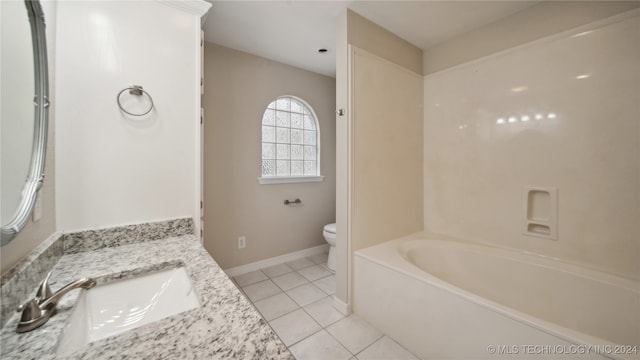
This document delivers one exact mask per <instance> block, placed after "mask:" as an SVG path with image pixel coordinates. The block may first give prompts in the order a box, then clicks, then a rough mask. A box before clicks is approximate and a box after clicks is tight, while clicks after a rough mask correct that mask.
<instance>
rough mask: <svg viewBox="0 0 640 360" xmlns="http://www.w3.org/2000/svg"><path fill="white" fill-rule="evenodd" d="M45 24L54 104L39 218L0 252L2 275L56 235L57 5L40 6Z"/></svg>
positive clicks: (44, 3)
mask: <svg viewBox="0 0 640 360" xmlns="http://www.w3.org/2000/svg"><path fill="white" fill-rule="evenodd" d="M42 5H43V10H44V12H45V18H46V22H47V53H48V60H49V97H50V98H51V99H52V100H53V101H52V102H51V106H50V108H49V129H48V130H49V131H48V134H47V154H46V162H45V169H44V172H45V180H44V185H43V186H42V188H41V189H40V192H39V195H38V196H39V197H40V201H41V204H42V217H41V219H40V220H39V221H37V222H33V218H31V220H30V221H29V222H28V223H27V225H26V226H25V227H24V229H23V230H22V231H21V232H20V233H19V234H18V235H17V236H16V237H15V238H14V239H13V240H12V241H11V242H10V243H9V244H7V245H5V246H3V247H1V248H0V264H1V268H2V270H1V271H2V273H4V272H5V271H6V270H8V269H9V268H11V267H12V266H13V265H15V264H16V262H18V261H19V260H20V259H22V258H23V257H25V256H27V255H29V253H31V251H33V250H34V249H35V248H36V247H37V246H38V245H40V244H41V243H42V242H43V241H44V240H46V239H47V238H48V237H49V236H50V235H51V234H53V233H54V232H55V229H56V228H55V227H56V216H55V195H54V194H55V191H54V190H55V173H54V171H55V164H54V162H55V161H54V158H55V154H54V150H55V146H54V145H55V139H54V133H53V128H54V125H55V108H56V101H55V100H56V97H55V49H56V41H55V39H56V18H57V17H56V3H55V2H43V3H42Z"/></svg>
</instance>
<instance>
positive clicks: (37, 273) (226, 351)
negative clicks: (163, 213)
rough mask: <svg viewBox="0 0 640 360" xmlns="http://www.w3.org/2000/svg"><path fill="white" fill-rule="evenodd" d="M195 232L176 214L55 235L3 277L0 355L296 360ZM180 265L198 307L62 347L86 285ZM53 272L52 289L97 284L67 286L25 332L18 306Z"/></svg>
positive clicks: (99, 285) (99, 283) (135, 276)
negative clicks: (43, 318) (44, 318)
mask: <svg viewBox="0 0 640 360" xmlns="http://www.w3.org/2000/svg"><path fill="white" fill-rule="evenodd" d="M192 231H193V230H192V222H191V220H190V219H178V220H172V221H167V222H161V223H153V224H143V225H132V226H126V227H118V228H110V229H101V230H97V231H85V232H80V233H73V234H56V235H54V236H53V237H52V238H50V239H49V240H47V241H46V242H45V243H43V244H42V245H41V246H40V247H39V248H38V249H36V250H35V251H34V253H33V254H32V255H31V256H30V257H29V258H27V259H25V260H24V261H23V262H22V263H20V264H18V265H17V266H16V267H14V268H13V269H12V270H11V271H10V272H9V273H8V274H5V276H3V278H2V307H3V309H2V310H3V311H2V317H3V322H4V325H3V328H2V340H1V341H2V343H1V354H0V357H1V358H2V359H24V358H34V359H35V358H37V359H56V358H79V359H107V358H110V359H116V358H117V359H120V358H125V357H127V358H132V359H195V358H198V359H293V356H292V355H291V354H290V353H289V351H288V350H287V348H286V347H285V346H284V344H283V343H282V342H281V341H280V339H279V338H278V337H277V336H276V334H275V333H274V332H273V331H272V330H271V328H270V327H269V325H268V324H267V323H266V321H264V320H263V319H262V317H261V316H260V314H259V313H258V312H257V311H256V310H255V309H254V308H253V307H252V306H251V305H250V303H249V302H248V301H247V300H246V299H245V297H244V296H243V295H242V293H241V292H240V291H239V290H238V289H237V288H236V287H235V285H234V284H233V283H232V282H231V280H230V279H229V278H228V277H227V275H226V274H225V273H224V272H223V271H222V269H221V268H220V267H219V266H218V264H217V263H216V262H215V261H214V260H213V259H212V258H211V256H210V255H209V254H208V253H207V252H206V250H205V249H204V248H203V247H202V245H201V244H200V243H199V242H198V240H197V238H196V237H195V236H194V235H192ZM175 268H180V269H181V270H184V272H185V273H186V275H187V276H188V278H189V279H190V280H191V284H192V289H191V290H193V291H194V292H195V295H196V298H197V302H198V303H199V305H198V306H197V307H195V308H193V309H191V310H186V311H183V312H180V313H178V314H176V315H172V316H169V317H166V318H164V319H161V320H158V321H155V322H152V323H149V324H146V325H143V326H140V327H137V328H134V329H131V330H128V331H125V332H123V333H121V334H118V335H115V336H111V337H107V338H104V339H102V340H97V341H94V342H89V343H88V344H87V345H82V346H81V347H79V348H77V350H74V351H71V352H70V351H69V350H68V349H67V350H64V349H62V347H61V346H60V344H61V341H60V339H61V338H62V335H63V333H64V332H65V331H68V327H69V326H70V325H69V322H70V321H71V320H72V319H71V315H72V314H73V313H74V311H76V309H75V308H76V303H77V302H78V299H79V298H80V297H81V293H82V292H83V291H87V292H91V291H93V290H94V289H97V288H100V287H105V286H104V285H105V284H113V283H115V282H122V281H124V280H127V279H131V278H137V277H138V278H140V277H141V276H144V275H145V274H153V273H159V272H161V271H166V270H169V269H175ZM49 271H51V277H50V286H51V288H52V290H53V291H54V292H55V291H56V290H57V289H59V288H61V287H62V286H64V285H66V284H68V283H70V282H72V281H74V280H77V279H78V278H81V277H91V278H93V279H94V280H95V281H96V283H97V285H96V287H95V288H93V289H90V290H73V291H71V292H69V293H68V294H67V295H65V296H64V297H63V298H62V300H61V301H60V302H59V303H58V306H57V308H58V312H57V314H56V315H54V316H52V317H51V318H50V319H49V321H48V322H47V323H45V324H44V325H42V326H41V327H39V328H37V329H35V330H32V331H30V332H26V333H21V334H19V333H17V332H16V325H17V323H18V321H19V317H20V314H18V313H16V312H15V307H16V306H17V305H19V304H21V303H23V302H25V301H26V300H28V299H31V298H33V297H34V296H35V289H36V287H37V284H38V283H39V282H40V281H42V280H43V279H44V277H45V276H46V274H47V273H48V272H49ZM34 284H35V285H34ZM21 293H22V294H21ZM65 328H67V329H65Z"/></svg>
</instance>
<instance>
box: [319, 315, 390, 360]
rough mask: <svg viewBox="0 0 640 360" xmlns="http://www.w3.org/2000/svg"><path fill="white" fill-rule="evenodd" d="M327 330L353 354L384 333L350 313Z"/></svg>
mask: <svg viewBox="0 0 640 360" xmlns="http://www.w3.org/2000/svg"><path fill="white" fill-rule="evenodd" d="M326 330H327V331H328V332H329V333H330V334H331V335H333V337H335V338H336V339H338V341H339V342H340V343H342V345H344V346H345V347H346V348H347V349H348V350H349V351H351V353H353V354H357V353H359V352H360V351H362V350H363V349H365V348H366V347H367V346H369V345H371V344H373V343H374V342H375V341H376V340H378V339H379V338H380V337H382V335H383V334H382V333H381V332H380V331H378V329H376V328H374V327H373V326H371V325H370V324H369V323H368V322H366V321H364V320H363V319H361V318H360V317H358V316H356V315H350V316H348V317H346V318H344V319H342V320H340V321H338V322H337V323H335V324H333V325H330V326H328V327H327V328H326Z"/></svg>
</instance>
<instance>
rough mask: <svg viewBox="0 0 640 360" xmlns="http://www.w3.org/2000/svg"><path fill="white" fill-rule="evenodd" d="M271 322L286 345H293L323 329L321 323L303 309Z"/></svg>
mask: <svg viewBox="0 0 640 360" xmlns="http://www.w3.org/2000/svg"><path fill="white" fill-rule="evenodd" d="M269 324H270V325H271V327H272V328H273V330H274V331H275V332H276V333H277V334H278V336H279V337H280V339H282V342H284V344H285V345H286V346H291V345H293V344H295V343H297V342H298V341H300V340H302V339H304V338H306V337H307V336H309V335H312V334H314V333H316V332H318V331H319V330H322V328H321V327H320V325H318V323H317V322H315V321H314V320H313V319H312V318H311V316H309V315H308V314H307V313H306V312H304V311H303V310H302V309H299V310H296V311H294V312H290V313H288V314H286V315H284V316H281V317H279V318H277V319H275V320H271V321H270V322H269Z"/></svg>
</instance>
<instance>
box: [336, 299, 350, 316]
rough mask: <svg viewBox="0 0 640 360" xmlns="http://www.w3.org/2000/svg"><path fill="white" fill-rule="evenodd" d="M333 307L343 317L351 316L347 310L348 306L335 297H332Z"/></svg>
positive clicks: (348, 309)
mask: <svg viewBox="0 0 640 360" xmlns="http://www.w3.org/2000/svg"><path fill="white" fill-rule="evenodd" d="M333 307H334V308H335V309H336V310H338V311H340V312H341V313H342V315H344V316H349V314H351V309H350V308H349V304H347V303H345V302H343V301H342V300H340V299H338V298H337V297H335V296H334V297H333Z"/></svg>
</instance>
